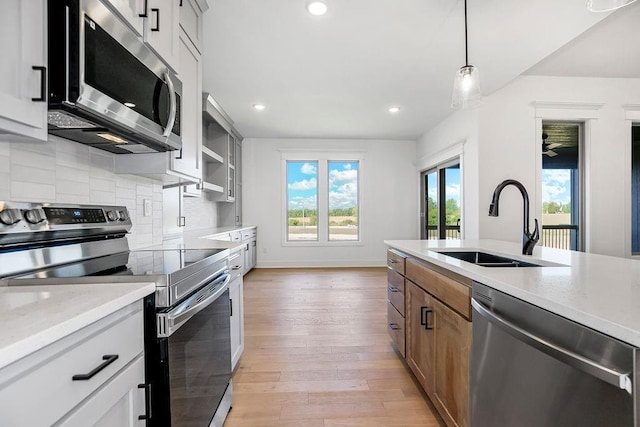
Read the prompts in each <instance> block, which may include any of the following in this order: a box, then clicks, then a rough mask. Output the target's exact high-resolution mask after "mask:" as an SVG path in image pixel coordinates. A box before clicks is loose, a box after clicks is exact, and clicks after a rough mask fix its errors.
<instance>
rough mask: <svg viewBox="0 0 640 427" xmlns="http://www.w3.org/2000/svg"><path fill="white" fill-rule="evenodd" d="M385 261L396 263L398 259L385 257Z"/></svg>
mask: <svg viewBox="0 0 640 427" xmlns="http://www.w3.org/2000/svg"><path fill="white" fill-rule="evenodd" d="M387 261H389V262H390V263H391V264H397V263H398V261H397V260H395V259H393V258H389V259H387Z"/></svg>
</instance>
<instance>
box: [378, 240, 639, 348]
mask: <svg viewBox="0 0 640 427" xmlns="http://www.w3.org/2000/svg"><path fill="white" fill-rule="evenodd" d="M385 243H386V244H387V245H388V246H389V247H391V248H395V249H398V250H399V251H401V252H403V253H405V254H407V255H411V256H414V257H416V258H419V259H422V260H425V261H428V262H429V263H432V264H435V265H437V266H439V267H442V268H444V269H447V270H449V271H451V272H453V273H457V274H459V275H462V276H465V277H468V278H469V279H471V280H475V281H477V282H480V283H482V284H484V285H487V286H489V287H492V288H494V289H496V290H499V291H501V292H504V293H506V294H509V295H512V296H514V297H516V298H519V299H522V300H524V301H526V302H529V303H531V304H533V305H536V306H538V307H541V308H544V309H546V310H549V311H551V312H553V313H556V314H558V315H560V316H563V317H566V318H567V319H570V320H573V321H575V322H577V323H580V324H582V325H585V326H588V327H590V328H592V329H595V330H597V331H599V332H602V333H604V334H607V335H610V336H612V337H614V338H617V339H619V340H621V341H625V342H627V343H629V344H632V345H634V346H636V347H640V262H638V261H636V260H632V259H626V258H616V257H611V256H605V255H596V254H589V253H583V252H574V251H567V250H561V249H553V248H545V247H537V248H536V249H535V250H534V252H533V255H531V256H525V255H521V252H520V251H521V245H520V244H518V243H511V242H504V241H496V240H386V241H385ZM444 250H451V251H456V250H457V251H460V250H471V251H476V250H477V251H484V252H489V253H493V254H497V255H506V256H508V257H510V258H515V259H520V260H523V261H528V262H532V263H536V264H543V265H545V266H543V267H526V268H491V267H483V266H477V265H474V264H471V263H468V262H464V261H461V260H458V259H455V258H452V257H448V256H445V255H441V254H439V253H438V251H444Z"/></svg>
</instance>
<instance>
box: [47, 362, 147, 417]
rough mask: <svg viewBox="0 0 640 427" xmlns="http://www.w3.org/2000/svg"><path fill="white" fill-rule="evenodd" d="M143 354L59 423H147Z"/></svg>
mask: <svg viewBox="0 0 640 427" xmlns="http://www.w3.org/2000/svg"><path fill="white" fill-rule="evenodd" d="M143 383H144V355H140V356H139V357H138V358H137V359H136V360H135V361H134V362H133V363H132V364H131V365H129V366H128V367H126V368H125V369H124V370H122V371H121V372H120V373H118V374H117V375H116V376H115V377H114V378H112V379H111V380H109V381H108V382H107V383H106V384H105V385H104V386H103V387H102V388H100V389H98V390H97V391H96V392H95V393H94V394H93V395H91V396H89V398H88V399H87V400H85V401H84V402H83V403H81V404H80V405H78V406H77V407H76V408H75V409H74V410H73V411H71V412H70V413H69V414H67V415H66V416H65V417H64V418H63V419H62V420H60V421H58V423H57V424H56V425H57V426H59V427H74V426H77V427H85V426H94V427H111V426H140V427H143V426H144V425H145V423H146V421H145V419H144V418H143V419H139V417H140V416H142V417H144V416H145V415H147V414H146V412H145V395H144V393H145V392H144V390H145V389H144V388H139V387H138V385H142V384H143Z"/></svg>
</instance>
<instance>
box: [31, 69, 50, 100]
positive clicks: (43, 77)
mask: <svg viewBox="0 0 640 427" xmlns="http://www.w3.org/2000/svg"><path fill="white" fill-rule="evenodd" d="M31 69H33V70H35V71H40V97H38V98H31V100H32V101H33V102H45V101H46V100H47V67H40V66H36V65H34V66H33V67H31Z"/></svg>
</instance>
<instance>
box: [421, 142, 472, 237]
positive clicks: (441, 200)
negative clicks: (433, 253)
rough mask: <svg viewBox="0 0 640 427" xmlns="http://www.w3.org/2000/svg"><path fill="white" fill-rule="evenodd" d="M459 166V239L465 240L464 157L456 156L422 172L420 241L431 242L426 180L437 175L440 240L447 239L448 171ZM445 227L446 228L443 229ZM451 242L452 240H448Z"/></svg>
mask: <svg viewBox="0 0 640 427" xmlns="http://www.w3.org/2000/svg"><path fill="white" fill-rule="evenodd" d="M454 165H458V168H459V169H460V206H459V208H460V230H459V232H458V233H459V238H460V239H464V234H463V231H464V197H463V194H464V172H463V162H462V155H461V154H460V155H458V156H455V157H453V158H449V159H447V160H445V161H442V162H440V163H437V164H435V165H433V166H431V167H429V168H427V169H425V170H423V171H421V172H420V204H421V207H420V211H421V215H420V239H421V240H429V233H428V230H427V225H428V221H429V212H428V205H427V197H426V196H428V188H427V186H426V181H425V180H426V178H427V176H429V175H431V174H433V173H435V174H436V178H437V182H436V187H437V190H438V194H437V196H436V198H437V203H438V224H437V227H438V228H437V231H438V240H445V239H447V230H446V222H447V221H446V205H447V200H446V196H447V195H446V180H445V175H446V169H447V168H448V167H450V166H454ZM443 225H444V226H445V227H443ZM448 240H450V239H448Z"/></svg>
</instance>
